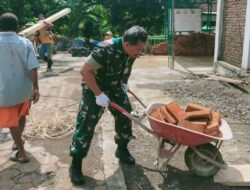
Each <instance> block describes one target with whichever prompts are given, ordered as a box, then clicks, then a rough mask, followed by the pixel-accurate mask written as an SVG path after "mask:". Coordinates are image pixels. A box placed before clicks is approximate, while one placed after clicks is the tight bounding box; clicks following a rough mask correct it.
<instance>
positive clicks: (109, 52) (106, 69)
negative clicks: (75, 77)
mask: <svg viewBox="0 0 250 190" xmlns="http://www.w3.org/2000/svg"><path fill="white" fill-rule="evenodd" d="M133 63H134V59H132V58H130V57H128V55H127V54H125V53H124V52H123V47H122V39H121V38H119V39H114V40H113V43H112V44H109V45H107V46H106V47H102V48H96V49H95V50H94V51H93V52H92V54H91V55H90V56H89V57H88V58H87V61H86V63H85V64H89V65H91V66H92V67H93V68H95V69H96V71H95V79H96V82H97V84H98V86H99V87H100V89H101V90H102V91H103V92H104V93H105V94H106V95H107V96H108V97H109V99H110V101H113V102H115V103H117V104H118V105H120V106H121V107H123V108H124V109H125V110H126V111H128V112H131V105H130V102H129V99H128V96H127V93H126V92H125V91H124V90H123V88H122V84H123V83H127V81H128V78H129V76H130V73H131V69H132V65H133ZM109 110H110V112H111V113H112V115H113V116H114V118H115V131H116V135H115V142H116V144H118V146H121V147H122V146H124V147H126V146H127V144H128V142H129V141H130V140H131V138H132V130H131V120H130V119H128V118H127V117H126V116H124V115H122V114H121V113H120V112H118V111H117V110H115V109H113V108H109ZM103 112H104V108H103V107H101V106H99V105H97V104H96V100H95V95H94V93H93V92H92V91H91V90H90V89H89V88H88V87H87V85H86V84H84V82H83V83H82V100H81V102H80V105H79V112H78V115H77V123H76V130H75V133H74V136H73V140H72V143H71V145H70V155H71V156H74V157H78V158H84V157H86V156H87V153H88V150H89V146H90V143H91V140H92V138H93V135H94V130H95V126H96V124H97V122H98V121H99V119H100V118H101V116H102V114H103Z"/></svg>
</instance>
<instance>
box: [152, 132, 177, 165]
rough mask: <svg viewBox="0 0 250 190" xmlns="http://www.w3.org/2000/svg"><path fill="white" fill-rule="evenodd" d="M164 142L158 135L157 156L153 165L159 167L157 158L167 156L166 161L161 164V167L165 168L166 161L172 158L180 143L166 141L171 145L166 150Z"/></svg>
mask: <svg viewBox="0 0 250 190" xmlns="http://www.w3.org/2000/svg"><path fill="white" fill-rule="evenodd" d="M165 143H166V142H165V140H164V139H163V138H162V137H160V138H159V141H158V150H157V158H156V161H155V163H154V166H155V167H156V168H159V158H167V160H166V162H164V164H163V168H166V166H167V164H168V162H169V161H170V160H171V159H172V157H173V156H174V154H175V153H176V152H177V151H178V150H179V148H180V147H181V144H170V143H169V142H168V144H170V145H171V148H170V149H169V150H166V149H165Z"/></svg>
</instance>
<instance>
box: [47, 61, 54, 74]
mask: <svg viewBox="0 0 250 190" xmlns="http://www.w3.org/2000/svg"><path fill="white" fill-rule="evenodd" d="M52 65H53V61H52V60H50V59H49V60H48V61H47V72H51V71H52V69H51V67H52Z"/></svg>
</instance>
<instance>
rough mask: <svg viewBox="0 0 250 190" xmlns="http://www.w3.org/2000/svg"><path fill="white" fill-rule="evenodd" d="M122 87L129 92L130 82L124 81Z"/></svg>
mask: <svg viewBox="0 0 250 190" xmlns="http://www.w3.org/2000/svg"><path fill="white" fill-rule="evenodd" d="M122 89H123V90H124V92H126V93H127V92H128V90H129V86H128V84H126V83H122Z"/></svg>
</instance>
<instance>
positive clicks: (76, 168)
mask: <svg viewBox="0 0 250 190" xmlns="http://www.w3.org/2000/svg"><path fill="white" fill-rule="evenodd" d="M69 176H70V180H71V183H73V184H74V185H82V184H84V176H83V173H82V159H80V158H75V157H73V160H72V164H71V166H70V167H69Z"/></svg>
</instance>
